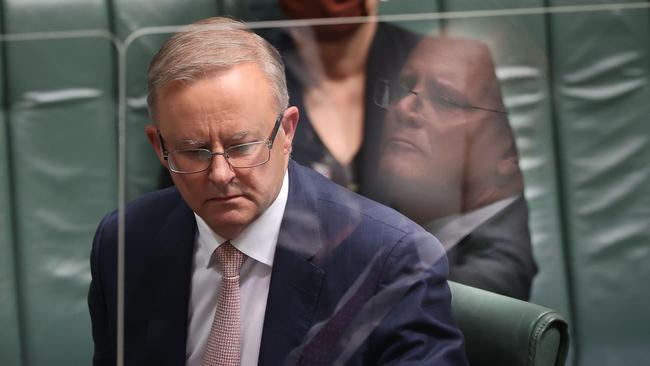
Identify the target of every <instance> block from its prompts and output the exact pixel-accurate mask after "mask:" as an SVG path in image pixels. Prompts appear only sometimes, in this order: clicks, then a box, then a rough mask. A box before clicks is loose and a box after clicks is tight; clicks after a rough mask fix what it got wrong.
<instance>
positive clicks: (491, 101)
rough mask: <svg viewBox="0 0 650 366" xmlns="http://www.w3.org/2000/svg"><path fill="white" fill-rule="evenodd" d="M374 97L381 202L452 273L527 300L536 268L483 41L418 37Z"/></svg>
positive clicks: (512, 149) (512, 150)
mask: <svg viewBox="0 0 650 366" xmlns="http://www.w3.org/2000/svg"><path fill="white" fill-rule="evenodd" d="M399 79H400V82H399V83H398V84H397V85H385V87H384V90H380V91H379V92H378V93H377V94H378V95H379V96H380V98H379V99H381V100H378V102H379V103H380V104H384V105H385V107H386V108H387V109H388V112H387V115H386V123H385V129H384V136H383V142H382V146H383V147H382V153H381V159H380V171H381V174H380V176H381V177H383V178H384V179H386V181H387V182H388V184H387V185H388V187H389V189H388V191H389V192H388V193H389V194H388V196H389V197H388V198H387V200H388V201H389V202H390V203H391V204H392V205H394V206H395V207H396V208H397V209H398V210H399V211H400V212H402V213H404V214H406V216H408V217H409V218H411V219H413V220H415V221H416V222H418V223H420V224H421V225H423V226H424V227H425V228H426V229H427V230H429V231H430V232H431V233H433V234H434V235H435V236H436V237H437V238H438V239H439V240H440V241H441V242H442V244H443V245H444V246H445V248H446V249H447V250H448V259H449V264H450V271H449V272H450V274H449V279H451V280H455V281H458V282H462V283H465V284H468V285H471V286H475V287H480V288H483V289H486V290H489V291H494V292H497V293H501V294H503V295H507V296H511V297H515V298H519V299H523V300H527V299H528V298H529V297H530V288H531V284H532V280H533V277H534V276H535V273H536V272H537V267H536V266H535V262H534V260H533V256H532V248H531V244H530V234H529V230H528V208H527V206H526V201H525V200H524V197H523V179H522V176H521V171H520V170H519V165H518V158H517V147H516V145H515V141H514V138H513V134H512V130H511V128H510V125H509V123H508V117H507V113H506V111H505V107H504V105H503V101H502V98H501V92H500V89H499V83H498V80H497V78H496V75H495V68H494V64H493V62H492V57H491V55H490V51H489V49H488V47H487V46H486V45H485V44H483V43H481V42H478V41H474V40H469V39H459V38H450V37H428V38H423V40H422V41H421V42H420V44H419V45H418V46H417V47H416V48H415V50H414V51H413V53H412V54H411V55H410V57H409V60H408V61H407V62H406V64H405V66H404V69H403V70H402V72H401V73H400V77H399Z"/></svg>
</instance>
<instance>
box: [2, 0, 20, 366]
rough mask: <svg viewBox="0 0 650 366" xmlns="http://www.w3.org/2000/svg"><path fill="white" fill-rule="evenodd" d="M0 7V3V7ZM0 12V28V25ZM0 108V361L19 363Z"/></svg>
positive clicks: (4, 123)
mask: <svg viewBox="0 0 650 366" xmlns="http://www.w3.org/2000/svg"><path fill="white" fill-rule="evenodd" d="M1 10H2V8H1V7H0V11H1ZM2 15H3V14H2V13H1V12H0V29H2V21H3V19H2ZM4 47H5V46H4V44H3V43H0V101H2V102H0V103H4V97H5V94H4V93H5V82H4V52H3V51H4ZM5 117H6V116H5V110H4V104H3V105H2V108H1V109H0V329H2V332H0V365H19V364H20V357H21V354H20V324H19V321H18V314H19V312H18V303H17V292H16V272H15V271H16V268H15V260H16V256H15V250H14V243H15V242H14V237H13V220H12V209H13V207H12V202H11V183H12V179H13V177H12V176H11V170H10V164H9V160H10V156H9V148H8V144H9V139H8V138H7V131H8V128H9V126H8V124H7V120H6V118H5Z"/></svg>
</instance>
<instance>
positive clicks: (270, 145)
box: [157, 111, 284, 174]
mask: <svg viewBox="0 0 650 366" xmlns="http://www.w3.org/2000/svg"><path fill="white" fill-rule="evenodd" d="M283 117H284V111H283V112H282V113H280V115H279V116H278V118H277V119H276V120H275V124H274V125H273V130H271V134H270V135H269V137H268V138H267V139H266V140H259V141H251V142H246V143H243V144H237V145H233V146H229V147H228V148H226V149H225V150H224V151H222V152H215V151H210V150H209V149H205V148H198V149H183V150H167V148H166V147H165V141H164V139H163V137H162V134H161V133H160V130H159V129H158V130H157V132H158V140H159V141H160V147H161V150H162V155H163V159H165V161H167V166H168V167H169V170H170V171H172V172H174V173H176V174H196V173H201V172H204V171H206V170H208V169H210V167H211V166H212V160H213V158H214V156H215V155H222V156H223V157H224V159H226V162H227V163H228V165H229V166H230V167H231V168H235V169H247V168H254V167H256V166H260V165H264V164H266V163H268V162H269V161H270V160H271V149H272V148H273V143H274V142H275V137H276V136H277V134H278V131H279V130H280V125H281V123H282V120H283ZM255 144H265V145H266V147H267V148H268V149H269V155H268V158H267V159H266V160H265V161H263V162H261V163H259V164H255V165H250V166H235V165H233V164H232V162H231V161H230V155H228V151H229V150H231V151H232V150H234V149H236V148H240V147H242V146H248V145H255ZM176 151H207V152H208V153H209V154H210V160H209V163H208V166H207V167H205V169H201V170H197V171H195V172H184V171H179V170H176V169H175V168H173V167H172V165H173V162H172V161H171V160H170V159H169V154H171V153H173V152H176Z"/></svg>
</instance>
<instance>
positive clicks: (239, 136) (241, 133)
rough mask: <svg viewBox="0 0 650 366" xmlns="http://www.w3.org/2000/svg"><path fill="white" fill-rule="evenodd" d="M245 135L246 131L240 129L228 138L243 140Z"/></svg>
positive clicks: (246, 134)
mask: <svg viewBox="0 0 650 366" xmlns="http://www.w3.org/2000/svg"><path fill="white" fill-rule="evenodd" d="M246 136H248V131H241V132H237V133H236V134H234V135H232V136H230V140H243V139H244V138H246Z"/></svg>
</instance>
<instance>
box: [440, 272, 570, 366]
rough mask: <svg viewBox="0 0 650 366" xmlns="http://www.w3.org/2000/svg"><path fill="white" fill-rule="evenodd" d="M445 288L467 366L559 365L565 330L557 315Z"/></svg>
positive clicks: (565, 348) (457, 288)
mask: <svg viewBox="0 0 650 366" xmlns="http://www.w3.org/2000/svg"><path fill="white" fill-rule="evenodd" d="M449 287H450V289H451V292H452V308H453V311H454V316H455V317H456V321H457V322H458V325H459V327H460V329H461V330H462V331H463V334H464V335H465V347H466V352H467V357H468V359H469V362H470V365H472V366H487V365H490V366H494V365H508V366H524V365H526V366H547V365H548V366H551V365H552V366H561V365H564V362H565V361H566V356H567V351H568V349H569V335H568V326H567V323H566V321H564V319H562V317H560V316H559V315H558V314H557V313H556V312H554V311H553V310H551V309H548V308H545V307H543V306H539V305H536V304H532V303H528V302H525V301H521V300H516V299H513V298H510V297H507V296H502V295H498V294H495V293H492V292H488V291H484V290H480V289H477V288H474V287H470V286H465V285H461V284H459V283H455V282H451V281H450V282H449Z"/></svg>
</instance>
